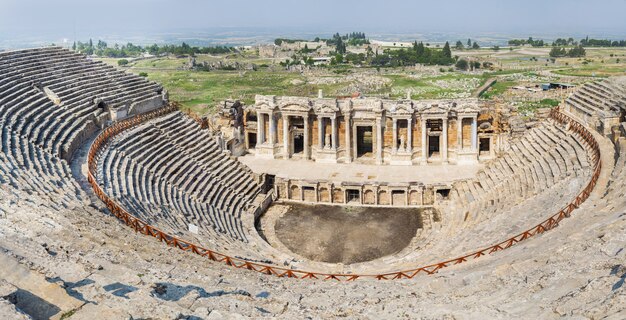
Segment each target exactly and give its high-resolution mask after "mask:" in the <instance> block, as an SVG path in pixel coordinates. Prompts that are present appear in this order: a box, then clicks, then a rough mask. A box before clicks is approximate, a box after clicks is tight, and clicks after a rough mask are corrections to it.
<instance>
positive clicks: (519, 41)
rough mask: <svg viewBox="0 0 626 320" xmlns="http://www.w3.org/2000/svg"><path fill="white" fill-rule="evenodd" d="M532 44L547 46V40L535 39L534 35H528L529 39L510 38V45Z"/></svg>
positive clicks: (534, 45)
mask: <svg viewBox="0 0 626 320" xmlns="http://www.w3.org/2000/svg"><path fill="white" fill-rule="evenodd" d="M527 44H528V45H531V46H533V47H543V46H545V45H546V44H545V42H544V41H543V40H534V39H533V37H528V39H511V40H509V46H515V47H518V46H523V45H527Z"/></svg>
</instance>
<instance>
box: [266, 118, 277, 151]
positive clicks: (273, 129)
mask: <svg viewBox="0 0 626 320" xmlns="http://www.w3.org/2000/svg"><path fill="white" fill-rule="evenodd" d="M267 117H268V118H269V125H270V130H269V133H270V145H272V146H274V144H275V143H276V136H277V134H276V121H275V119H274V114H273V113H268V114H267Z"/></svg>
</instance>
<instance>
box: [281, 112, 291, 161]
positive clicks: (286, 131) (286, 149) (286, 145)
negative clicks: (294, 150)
mask: <svg viewBox="0 0 626 320" xmlns="http://www.w3.org/2000/svg"><path fill="white" fill-rule="evenodd" d="M283 148H284V150H283V153H284V156H285V159H289V155H290V153H291V148H290V147H289V116H287V115H283Z"/></svg>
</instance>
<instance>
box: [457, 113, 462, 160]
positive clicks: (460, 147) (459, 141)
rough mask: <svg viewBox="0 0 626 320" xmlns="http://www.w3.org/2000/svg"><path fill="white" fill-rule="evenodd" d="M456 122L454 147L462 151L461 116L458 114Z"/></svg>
mask: <svg viewBox="0 0 626 320" xmlns="http://www.w3.org/2000/svg"><path fill="white" fill-rule="evenodd" d="M456 123H457V126H456V127H457V128H456V129H457V131H456V148H457V150H458V151H463V117H461V116H459V117H458V118H457V119H456Z"/></svg>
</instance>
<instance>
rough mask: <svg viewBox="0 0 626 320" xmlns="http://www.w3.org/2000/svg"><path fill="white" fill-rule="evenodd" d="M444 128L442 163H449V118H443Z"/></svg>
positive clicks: (442, 134)
mask: <svg viewBox="0 0 626 320" xmlns="http://www.w3.org/2000/svg"><path fill="white" fill-rule="evenodd" d="M442 121H443V127H442V132H441V139H442V140H443V141H442V145H443V146H442V148H441V161H442V162H443V163H448V118H443V119H442Z"/></svg>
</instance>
